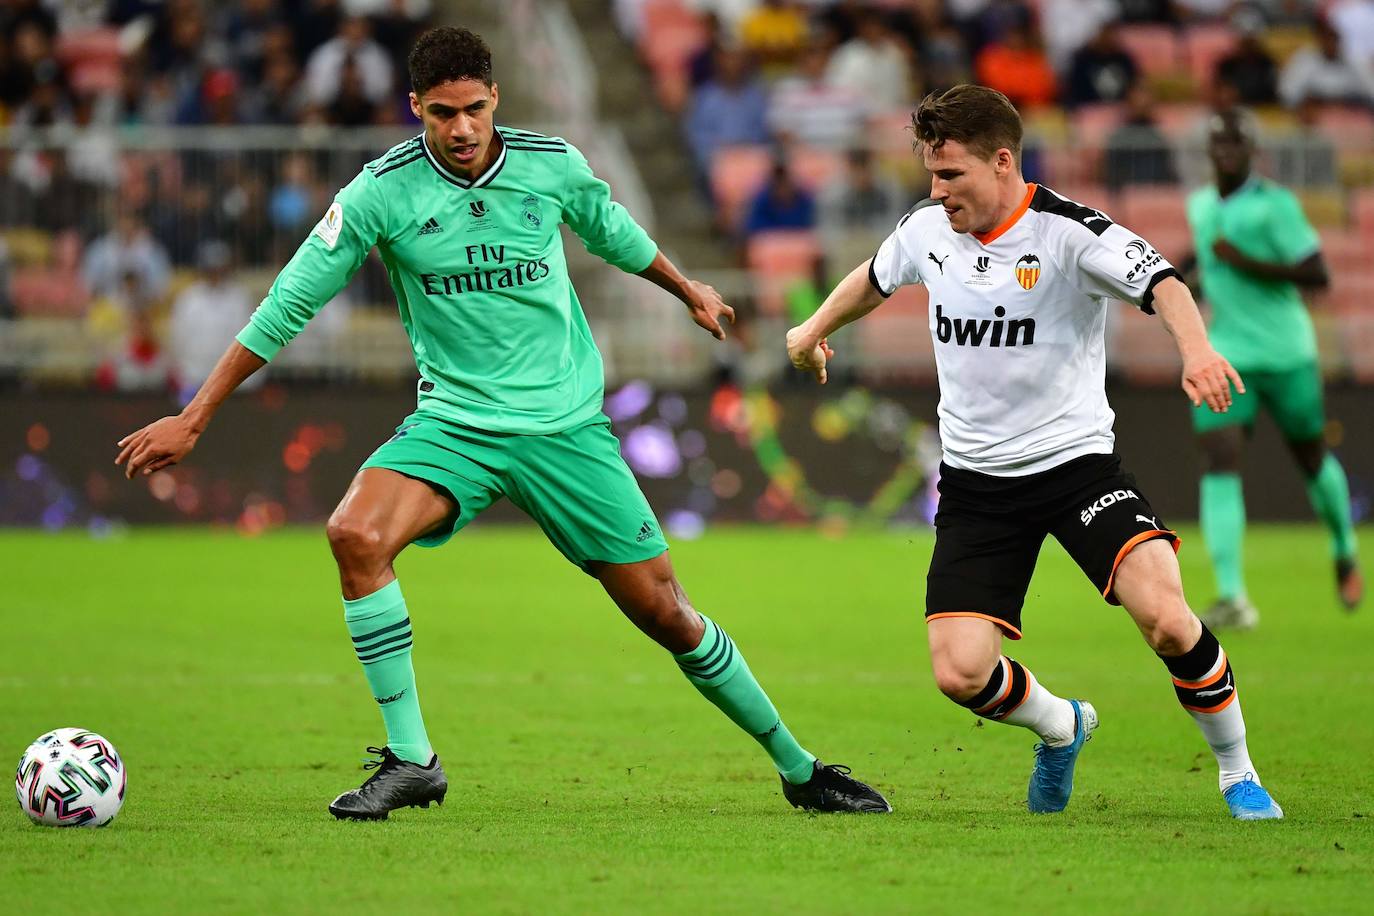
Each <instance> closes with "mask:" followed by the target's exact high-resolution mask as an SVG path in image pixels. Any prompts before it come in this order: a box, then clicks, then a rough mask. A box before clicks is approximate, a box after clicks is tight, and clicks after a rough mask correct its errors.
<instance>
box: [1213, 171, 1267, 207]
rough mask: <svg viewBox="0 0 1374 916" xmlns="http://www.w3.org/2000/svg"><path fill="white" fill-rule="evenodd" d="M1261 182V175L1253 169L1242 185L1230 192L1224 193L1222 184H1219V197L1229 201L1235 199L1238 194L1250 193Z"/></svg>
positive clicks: (1242, 181)
mask: <svg viewBox="0 0 1374 916" xmlns="http://www.w3.org/2000/svg"><path fill="white" fill-rule="evenodd" d="M1259 181H1260V178H1259V175H1258V174H1257V173H1256V172H1255V170H1254V169H1251V170H1250V173H1249V174H1248V175H1246V176H1245V178H1243V179H1242V180H1241V182H1240V184H1238V185H1236V186H1235V187H1234V188H1232V189H1231V190H1229V191H1223V190H1222V189H1221V184H1220V183H1218V184H1217V186H1216V187H1217V196H1218V197H1220V198H1221V199H1222V200H1229V199H1230V198H1232V197H1235V196H1236V195H1237V194H1241V193H1244V192H1245V191H1248V190H1250V189H1251V188H1253V187H1255V186H1256V185H1258V184H1259Z"/></svg>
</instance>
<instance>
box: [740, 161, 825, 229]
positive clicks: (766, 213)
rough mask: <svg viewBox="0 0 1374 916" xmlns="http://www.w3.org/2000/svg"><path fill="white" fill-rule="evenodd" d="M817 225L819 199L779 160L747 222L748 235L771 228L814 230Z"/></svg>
mask: <svg viewBox="0 0 1374 916" xmlns="http://www.w3.org/2000/svg"><path fill="white" fill-rule="evenodd" d="M815 226H816V199H815V197H813V196H812V195H811V192H810V191H808V190H806V189H805V188H803V187H802V186H801V185H799V184H797V182H796V179H794V178H793V177H792V172H791V170H790V169H788V167H787V163H786V162H783V161H782V160H777V161H775V162H774V163H773V170H772V172H771V173H770V174H769V176H768V183H767V184H766V185H764V187H763V189H762V190H761V191H759V193H758V195H757V196H755V198H754V200H753V202H752V203H751V204H750V206H749V215H748V216H747V217H746V218H745V221H744V235H745V237H746V238H748V237H749V236H752V235H754V234H755V233H758V232H767V231H768V230H770V229H813V228H815Z"/></svg>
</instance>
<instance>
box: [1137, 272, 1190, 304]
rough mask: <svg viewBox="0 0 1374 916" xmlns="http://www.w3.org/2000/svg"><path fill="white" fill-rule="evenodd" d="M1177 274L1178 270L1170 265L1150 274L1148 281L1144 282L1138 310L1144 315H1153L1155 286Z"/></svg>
mask: <svg viewBox="0 0 1374 916" xmlns="http://www.w3.org/2000/svg"><path fill="white" fill-rule="evenodd" d="M1177 276H1178V271H1176V270H1174V269H1173V268H1172V267H1166V268H1164V269H1163V270H1161V271H1160V272H1159V273H1157V274H1155V275H1154V276H1152V277H1151V278H1150V282H1149V283H1147V284H1145V295H1143V296H1141V297H1140V310H1141V311H1142V312H1144V313H1145V314H1146V315H1153V314H1154V313H1155V307H1154V301H1155V287H1156V286H1158V285H1159V284H1160V282H1161V281H1163V280H1167V279H1169V278H1170V277H1177ZM1180 279H1181V278H1180Z"/></svg>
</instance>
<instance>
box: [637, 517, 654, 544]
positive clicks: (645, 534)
mask: <svg viewBox="0 0 1374 916" xmlns="http://www.w3.org/2000/svg"><path fill="white" fill-rule="evenodd" d="M653 536H654V526H653V525H651V524H649V523H648V522H645V523H644V524H642V525H640V526H639V534H637V535H635V542H636V543H639V544H643V543H644V542H645V541H647V540H648V539H649V538H651V537H653Z"/></svg>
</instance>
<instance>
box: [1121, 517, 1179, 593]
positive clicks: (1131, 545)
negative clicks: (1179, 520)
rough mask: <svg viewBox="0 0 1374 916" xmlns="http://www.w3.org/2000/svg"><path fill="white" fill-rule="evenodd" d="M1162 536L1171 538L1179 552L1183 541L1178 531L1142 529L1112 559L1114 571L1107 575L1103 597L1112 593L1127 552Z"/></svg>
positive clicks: (1175, 550) (1176, 551) (1175, 549)
mask: <svg viewBox="0 0 1374 916" xmlns="http://www.w3.org/2000/svg"><path fill="white" fill-rule="evenodd" d="M1162 537H1167V538H1170V539H1171V540H1172V542H1173V545H1174V553H1178V549H1179V547H1180V546H1182V544H1183V541H1182V539H1181V538H1179V536H1178V532H1177V531H1169V530H1168V529H1166V528H1161V529H1159V530H1158V531H1142V532H1140V533H1139V534H1137V535H1136V536H1135V537H1133V538H1131V539H1130V540H1129V541H1127V542H1126V543H1124V544H1122V545H1121V549H1120V550H1118V551H1117V552H1116V559H1115V560H1113V561H1112V572H1111V575H1109V576H1107V587H1106V588H1104V589H1102V597H1103V598H1106V597H1107V596H1108V595H1110V594H1111V593H1112V583H1113V582H1115V581H1116V570H1117V568H1118V567H1119V566H1120V565H1121V561H1122V560H1124V559H1126V554H1128V553H1130V552H1131V551H1132V550H1134V549H1135V547H1136V545H1137V544H1143V543H1145V542H1146V541H1149V540H1153V539H1154V538H1162Z"/></svg>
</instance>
